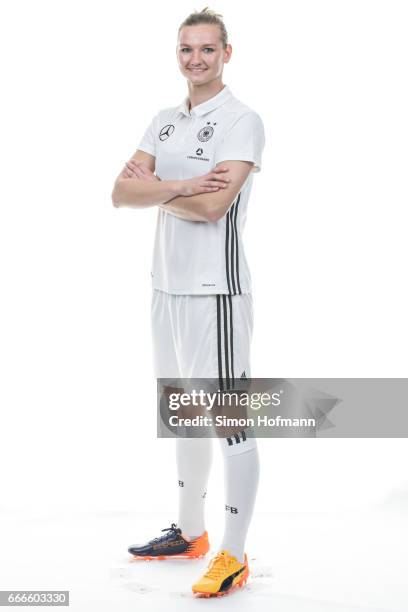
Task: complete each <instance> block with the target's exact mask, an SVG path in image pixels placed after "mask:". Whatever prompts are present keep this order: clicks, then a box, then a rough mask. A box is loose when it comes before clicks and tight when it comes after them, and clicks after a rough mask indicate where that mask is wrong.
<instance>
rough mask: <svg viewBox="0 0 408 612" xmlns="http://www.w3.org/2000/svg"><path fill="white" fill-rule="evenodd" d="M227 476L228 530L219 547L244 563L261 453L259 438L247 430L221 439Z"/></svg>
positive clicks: (226, 506) (226, 525)
mask: <svg viewBox="0 0 408 612" xmlns="http://www.w3.org/2000/svg"><path fill="white" fill-rule="evenodd" d="M220 443H221V449H222V453H223V456H224V475H225V531H224V539H223V541H222V545H221V548H220V550H228V552H229V553H230V554H231V555H233V556H234V557H236V558H237V560H238V561H239V562H240V563H243V562H244V551H245V540H246V535H247V532H248V528H249V524H250V522H251V518H252V512H253V509H254V505H255V498H256V493H257V489H258V482H259V456H258V447H257V442H256V438H247V437H246V435H245V432H244V433H243V432H240V433H239V434H238V435H237V436H231V437H230V438H221V439H220Z"/></svg>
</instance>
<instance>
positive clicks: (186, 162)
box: [112, 8, 264, 596]
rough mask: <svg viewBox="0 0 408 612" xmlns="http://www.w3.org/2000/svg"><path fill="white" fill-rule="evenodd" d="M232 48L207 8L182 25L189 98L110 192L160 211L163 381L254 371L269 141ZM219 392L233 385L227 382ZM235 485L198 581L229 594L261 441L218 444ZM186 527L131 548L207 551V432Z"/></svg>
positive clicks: (159, 363)
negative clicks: (252, 262)
mask: <svg viewBox="0 0 408 612" xmlns="http://www.w3.org/2000/svg"><path fill="white" fill-rule="evenodd" d="M231 53H232V47H231V45H230V44H229V43H228V40H227V32H226V29H225V26H224V23H223V21H222V19H221V16H220V15H216V14H215V13H214V12H212V11H210V10H208V9H207V8H206V9H204V10H202V11H200V12H195V13H193V14H191V15H190V16H189V17H187V19H185V20H184V21H183V23H182V24H181V26H180V28H179V32H178V40H177V58H178V64H179V68H180V71H181V73H182V75H183V76H184V77H185V78H186V80H187V85H188V97H187V98H185V100H184V101H183V102H182V104H180V105H179V106H176V107H171V108H166V109H163V110H162V111H160V112H159V113H157V115H156V116H155V117H154V118H153V120H152V121H151V123H150V125H149V127H148V128H147V130H146V132H145V134H144V136H143V138H142V141H141V142H140V144H139V147H138V149H137V151H136V153H135V154H134V155H133V157H132V159H131V160H129V162H127V163H126V166H125V168H124V169H123V171H122V172H121V174H120V175H119V176H118V178H117V180H116V183H115V187H114V190H113V193H112V201H113V204H114V205H115V206H117V207H120V206H131V207H134V208H142V207H150V206H155V207H158V209H159V210H158V220H157V229H156V237H155V245H154V256H153V267H152V284H153V297H152V330H153V343H154V359H155V374H156V377H157V378H175V379H180V378H183V379H186V378H212V379H217V380H219V381H220V384H221V385H222V384H223V382H226V386H227V388H232V386H233V384H234V381H235V379H236V378H249V377H250V362H249V352H250V342H251V335H252V297H251V279H250V273H249V268H248V264H247V261H246V258H245V252H244V248H243V243H242V231H243V227H244V224H245V219H246V210H247V205H248V199H249V195H250V191H251V187H252V181H253V173H254V172H257V171H259V170H260V167H261V155H262V150H263V147H264V130H263V124H262V120H261V119H260V117H259V115H257V113H255V112H254V111H253V110H252V109H251V108H249V107H248V106H246V105H245V104H243V103H242V102H240V101H239V100H237V98H235V97H234V96H233V94H232V92H231V90H230V89H229V88H228V86H225V85H224V84H223V82H222V73H223V68H224V64H226V63H228V62H229V61H230V58H231ZM221 388H224V387H222V386H221ZM220 443H221V447H222V452H223V457H224V470H225V481H226V503H225V532H224V538H223V541H222V543H221V545H220V547H219V550H218V552H217V554H216V555H215V557H214V558H213V559H212V560H211V562H210V564H209V566H208V570H207V572H206V573H205V574H204V576H202V577H201V578H200V579H199V580H198V581H197V582H196V583H195V584H194V585H193V587H192V590H193V592H194V593H198V594H201V595H204V596H210V595H222V594H225V593H228V592H230V591H231V589H232V588H234V587H235V586H237V585H243V584H244V583H245V582H246V579H247V577H248V561H247V556H246V554H245V552H244V545H245V538H246V534H247V530H248V527H249V523H250V519H251V516H252V511H253V506H254V502H255V496H256V491H257V486H258V479H259V460H258V452H257V445H256V439H255V438H253V437H252V438H251V437H250V436H248V435H247V432H246V431H241V432H239V434H236V435H235V436H232V437H224V438H222V439H220ZM176 457H177V469H178V478H177V480H178V486H179V516H178V521H177V523H172V525H171V527H170V528H167V529H163V531H164V532H165V534H164V535H162V536H161V537H159V538H155V539H153V540H150V541H149V542H148V543H147V544H144V545H133V546H131V547H129V552H130V553H132V554H133V555H134V556H135V557H138V558H144V559H151V558H161V559H163V558H165V559H169V558H173V557H184V558H186V557H187V558H195V557H199V556H203V555H204V554H206V553H207V552H208V550H209V542H208V534H207V531H206V529H205V521H204V503H205V495H206V487H207V480H208V475H209V471H210V466H211V461H212V440H211V439H209V438H195V439H187V438H177V440H176Z"/></svg>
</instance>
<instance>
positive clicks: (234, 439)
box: [227, 431, 247, 446]
mask: <svg viewBox="0 0 408 612" xmlns="http://www.w3.org/2000/svg"><path fill="white" fill-rule="evenodd" d="M246 438H247V437H246V433H245V431H240V432H239V433H237V434H234V435H233V436H231V437H230V438H227V442H228V446H232V445H233V444H234V443H235V444H240V443H241V442H245V440H246Z"/></svg>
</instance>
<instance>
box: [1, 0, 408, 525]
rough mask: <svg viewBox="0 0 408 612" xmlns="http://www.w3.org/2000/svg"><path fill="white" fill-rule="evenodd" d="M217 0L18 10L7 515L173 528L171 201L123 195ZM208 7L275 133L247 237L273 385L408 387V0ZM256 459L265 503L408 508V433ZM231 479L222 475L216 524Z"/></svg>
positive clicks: (8, 70) (5, 315) (5, 215)
mask: <svg viewBox="0 0 408 612" xmlns="http://www.w3.org/2000/svg"><path fill="white" fill-rule="evenodd" d="M201 8H203V6H201V5H200V4H195V3H191V2H186V1H180V2H178V3H177V5H174V4H169V3H166V2H164V1H163V0H159V1H157V0H156V2H154V3H143V4H140V3H135V2H128V1H125V0H117V1H116V2H96V1H85V2H78V1H71V2H50V1H44V0H39V1H37V2H35V3H30V2H27V1H20V2H19V1H16V2H13V3H8V5H7V6H6V8H5V7H3V11H2V19H1V25H0V28H1V32H0V45H1V53H2V58H3V62H2V64H3V65H2V89H3V95H2V106H3V110H2V114H1V122H2V126H1V145H0V146H1V170H2V172H1V174H2V190H1V191H2V204H1V225H0V240H1V241H0V249H1V264H2V265H1V293H2V297H1V349H0V350H1V379H2V382H1V391H0V392H1V424H0V427H1V436H0V465H1V468H0V469H1V479H2V494H1V497H0V512H5V513H17V514H18V513H19V512H26V511H29V512H32V513H37V512H38V513H40V514H41V513H44V512H70V511H78V512H88V511H90V512H91V511H92V512H95V511H100V512H106V511H129V512H132V511H136V510H142V511H144V512H153V511H155V510H160V511H162V512H163V511H167V510H168V516H169V519H174V518H175V509H176V502H177V494H178V491H177V487H176V486H175V483H176V480H175V472H174V457H173V455H174V453H173V445H172V444H173V443H172V442H171V441H168V440H157V439H156V437H155V420H156V406H155V381H154V379H153V369H152V359H151V358H152V355H151V346H150V259H151V251H152V243H153V232H154V225H155V217H156V211H154V210H153V209H146V210H142V211H137V210H131V209H120V210H118V209H115V208H114V207H113V206H112V204H111V200H110V195H111V191H112V187H113V182H114V179H115V177H116V175H117V174H118V173H119V171H120V170H121V168H122V166H123V164H124V162H125V160H127V159H128V158H129V157H130V156H131V155H132V154H133V152H134V151H135V149H136V147H137V144H138V142H139V140H140V138H141V136H142V134H143V132H144V130H145V128H146V126H147V124H148V122H149V121H150V119H151V117H152V116H153V114H154V113H155V112H157V110H158V109H160V108H163V107H166V106H171V105H176V104H178V103H180V102H181V101H182V99H183V98H184V96H185V95H186V84H185V82H184V81H183V78H182V77H181V75H180V74H179V72H178V67H177V62H176V55H175V46H176V34H177V28H178V25H179V23H180V22H181V21H182V20H183V19H184V17H185V16H186V15H187V14H189V12H191V11H192V10H194V9H201ZM211 8H213V9H215V10H216V11H218V12H220V13H222V14H223V15H224V18H225V21H226V25H227V28H228V31H229V35H230V42H231V44H232V47H233V55H232V59H231V62H230V63H229V64H228V65H227V66H226V68H225V70H224V83H226V84H228V85H229V87H230V88H231V90H232V92H233V93H234V95H236V96H237V97H238V98H239V99H241V100H242V101H243V102H245V103H247V104H248V105H250V106H251V107H253V108H254V109H255V110H256V111H257V112H259V113H260V115H261V116H262V118H263V120H264V124H265V130H266V148H265V152H264V158H263V170H262V172H261V173H260V174H259V175H257V176H256V178H255V180H254V188H253V192H252V199H251V202H250V209H249V218H248V223H247V228H246V236H245V238H246V244H247V254H248V258H249V261H250V265H251V269H252V274H253V289H254V304H255V332H254V342H253V354H252V360H253V375H254V376H265V377H278V376H285V377H308V376H311V377H362V376H364V377H405V376H407V373H408V370H407V361H406V347H407V342H408V332H407V325H406V312H407V309H408V304H407V294H406V265H407V264H406V262H407V246H406V245H407V241H406V227H407V225H406V206H407V181H406V170H407V161H408V160H407V141H408V138H407V137H408V129H407V128H408V126H407V113H406V109H407V108H408V95H407V93H408V92H407V80H406V57H407V51H408V49H407V46H408V43H407V37H406V31H407V6H406V3H404V2H398V1H396V0H394V1H393V2H385V1H382V2H379V1H375V0H370V1H363V0H353V1H349V0H342V1H341V2H340V1H329V2H327V0H321V1H317V0H309V1H308V2H303V1H288V0H285V1H277V2H269V3H264V2H260V0H254V1H253V2H251V3H250V5H248V3H244V2H234V3H231V2H226V1H224V0H217V2H216V3H215V4H213V5H211ZM385 412H386V407H385ZM260 447H261V453H262V456H261V461H262V463H261V485H260V490H259V496H258V501H257V512H275V511H276V512H279V511H282V512H295V511H319V510H323V511H326V510H338V509H350V508H351V509H353V508H361V507H365V506H370V505H375V504H381V503H383V501H384V500H386V499H387V498H388V497H389V496H391V498H394V499H404V496H406V495H407V493H406V492H407V490H408V482H407V475H406V463H407V454H408V453H407V444H406V440H404V439H396V440H387V439H384V440H342V439H339V440H293V439H292V440H262V441H261V442H260ZM220 460H221V457H220V455H219V454H216V456H215V463H217V464H219V463H220ZM221 487H222V470H213V474H212V482H211V491H212V493H211V491H210V493H209V508H210V511H214V512H215V505H216V503H217V504H218V500H217V499H216V498H217V496H218V495H219V494H221ZM398 503H399V502H398ZM217 508H218V506H217Z"/></svg>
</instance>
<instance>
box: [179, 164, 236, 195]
mask: <svg viewBox="0 0 408 612" xmlns="http://www.w3.org/2000/svg"><path fill="white" fill-rule="evenodd" d="M225 172H229V169H228V168H225V167H220V168H214V169H213V170H211V171H210V172H207V174H204V175H203V176H195V177H194V178H191V179H185V180H181V181H179V183H180V192H179V195H181V196H192V195H198V194H200V193H208V192H211V191H218V190H219V189H225V188H226V187H228V184H229V183H230V182H231V179H230V178H227V177H226V176H225Z"/></svg>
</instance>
